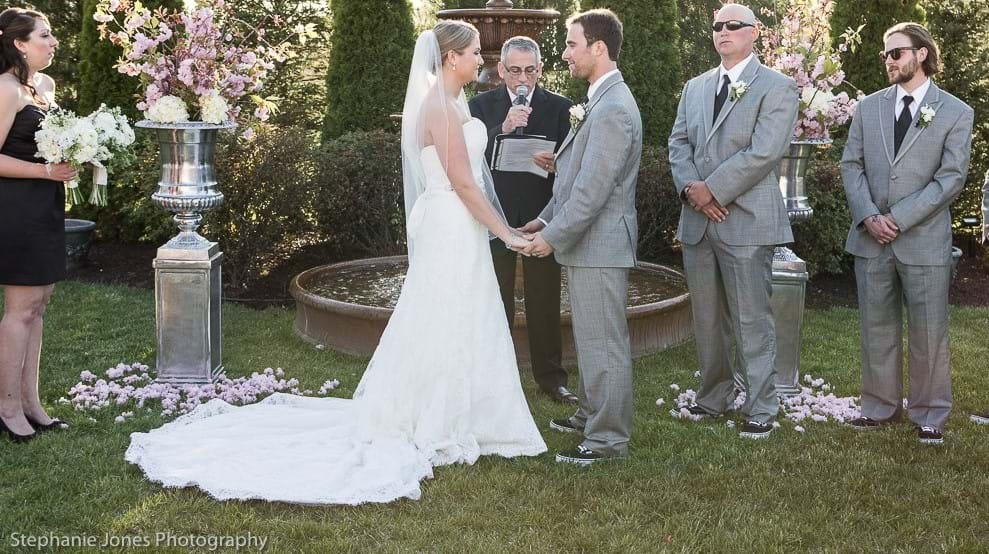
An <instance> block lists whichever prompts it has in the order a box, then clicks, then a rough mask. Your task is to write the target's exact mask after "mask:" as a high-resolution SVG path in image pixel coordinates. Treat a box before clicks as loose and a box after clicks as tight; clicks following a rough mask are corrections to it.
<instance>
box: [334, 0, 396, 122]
mask: <svg viewBox="0 0 989 554" xmlns="http://www.w3.org/2000/svg"><path fill="white" fill-rule="evenodd" d="M330 10H331V14H332V15H331V27H332V29H331V35H330V61H329V67H328V69H327V71H326V104H327V107H326V116H325V118H324V119H323V134H322V136H323V140H327V139H330V138H334V137H338V136H340V135H342V134H343V133H346V132H348V131H355V130H370V129H388V128H392V127H393V125H394V124H393V123H392V122H391V120H389V118H388V116H389V114H392V113H395V112H399V111H401V109H402V99H403V98H404V96H405V81H406V79H407V73H408V70H409V64H410V63H411V61H412V49H413V46H414V44H415V39H414V37H413V33H414V29H413V24H412V8H411V6H410V5H409V2H408V0H379V1H377V2H368V1H367V0H332V2H331V4H330Z"/></svg>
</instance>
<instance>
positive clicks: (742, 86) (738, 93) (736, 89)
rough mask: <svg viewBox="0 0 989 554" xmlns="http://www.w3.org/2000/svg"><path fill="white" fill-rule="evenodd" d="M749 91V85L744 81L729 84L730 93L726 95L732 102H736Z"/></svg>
mask: <svg viewBox="0 0 989 554" xmlns="http://www.w3.org/2000/svg"><path fill="white" fill-rule="evenodd" d="M748 90H749V84H748V83H746V82H745V81H735V82H734V83H732V84H731V92H730V93H728V97H729V98H731V101H732V102H736V101H737V100H738V99H739V98H741V97H742V96H743V95H744V94H745V93H746V92H747V91H748Z"/></svg>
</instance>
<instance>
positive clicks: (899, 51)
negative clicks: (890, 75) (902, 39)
mask: <svg viewBox="0 0 989 554" xmlns="http://www.w3.org/2000/svg"><path fill="white" fill-rule="evenodd" d="M904 50H920V48H916V47H914V46H900V47H899V48H890V49H889V50H887V51H885V52H880V53H879V57H880V58H882V60H883V61H886V60H887V59H888V58H893V59H894V60H898V59H900V56H901V55H903V51H904Z"/></svg>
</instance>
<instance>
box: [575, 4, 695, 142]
mask: <svg viewBox="0 0 989 554" xmlns="http://www.w3.org/2000/svg"><path fill="white" fill-rule="evenodd" d="M580 7H581V9H583V10H588V9H592V8H608V9H610V10H611V11H613V12H615V14H616V15H618V18H619V19H621V20H622V24H623V25H624V32H625V40H624V44H623V46H622V55H621V58H620V59H619V60H618V66H619V68H621V70H622V75H623V76H624V77H625V81H626V82H627V83H628V86H629V88H630V89H632V94H633V95H635V100H636V102H637V103H638V104H639V110H640V112H641V113H642V131H643V137H642V139H643V142H644V143H646V144H652V145H664V144H666V141H667V139H668V138H669V136H670V129H672V127H673V120H674V119H676V109H677V97H678V96H679V93H680V89H681V87H682V86H683V81H682V80H681V79H682V76H681V69H680V51H679V48H678V45H679V36H680V30H679V27H678V26H677V4H676V1H675V0H586V1H584V2H581V5H580Z"/></svg>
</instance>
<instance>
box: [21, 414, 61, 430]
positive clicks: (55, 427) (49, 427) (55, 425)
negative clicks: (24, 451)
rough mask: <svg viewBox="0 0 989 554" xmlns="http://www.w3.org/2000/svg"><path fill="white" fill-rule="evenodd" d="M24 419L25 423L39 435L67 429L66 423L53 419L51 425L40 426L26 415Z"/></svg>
mask: <svg viewBox="0 0 989 554" xmlns="http://www.w3.org/2000/svg"><path fill="white" fill-rule="evenodd" d="M24 417H25V418H26V419H27V422H28V423H30V424H31V427H34V430H35V431H37V432H39V433H43V432H45V431H64V430H66V429H68V428H69V424H68V423H66V422H64V421H62V420H61V419H58V418H54V417H53V418H52V421H51V423H49V424H47V425H42V424H40V423H38V422H37V421H35V420H34V418H33V417H31V416H29V415H27V414H25V415H24Z"/></svg>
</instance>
